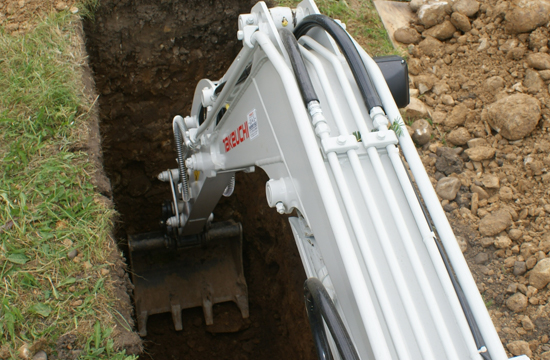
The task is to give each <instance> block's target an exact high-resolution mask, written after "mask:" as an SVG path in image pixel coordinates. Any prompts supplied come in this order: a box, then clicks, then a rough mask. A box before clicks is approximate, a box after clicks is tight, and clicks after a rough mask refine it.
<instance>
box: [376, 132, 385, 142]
mask: <svg viewBox="0 0 550 360" xmlns="http://www.w3.org/2000/svg"><path fill="white" fill-rule="evenodd" d="M376 137H377V138H378V139H380V140H382V139H385V138H386V132H385V131H378V132H377V133H376Z"/></svg>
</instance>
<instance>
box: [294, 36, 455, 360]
mask: <svg viewBox="0 0 550 360" xmlns="http://www.w3.org/2000/svg"><path fill="white" fill-rule="evenodd" d="M300 40H301V42H303V43H304V44H306V45H307V46H310V47H311V48H312V49H313V50H315V51H316V52H318V53H319V54H320V55H321V56H323V57H324V58H325V59H327V60H328V61H330V62H331V64H332V66H333V67H334V69H335V71H336V74H337V76H338V80H339V82H340V85H341V86H342V88H343V89H344V92H345V94H346V100H347V102H348V105H349V106H350V108H351V109H352V111H353V115H354V116H353V118H354V119H355V123H356V125H357V126H358V127H359V131H360V132H361V133H362V134H367V133H368V131H369V130H368V128H367V125H366V123H365V121H364V120H363V116H362V114H361V112H360V110H359V105H358V102H357V101H356V98H355V95H354V94H353V91H352V90H351V87H350V85H349V80H348V78H347V76H346V74H345V72H344V70H343V66H342V64H341V62H340V60H339V59H338V58H337V56H336V55H334V54H333V53H331V52H330V51H328V50H327V49H325V48H324V47H322V46H321V45H320V44H319V43H317V42H316V41H315V40H313V39H311V38H309V37H307V36H304V37H302V38H301V39H300ZM321 79H322V75H321ZM322 81H323V80H321V82H322ZM327 97H328V98H329V99H330V98H331V96H330V95H328V96H327ZM329 104H330V103H329ZM336 119H337V118H336ZM336 123H337V125H338V124H339V123H341V121H338V119H337V121H336ZM339 127H340V126H339ZM344 131H345V130H344ZM346 132H347V131H346ZM340 133H342V129H341V132H340ZM371 150H372V151H371ZM367 151H368V152H369V155H370V157H371V160H372V161H373V163H374V164H376V165H378V164H380V168H376V167H375V172H376V173H377V175H379V172H380V171H382V172H383V174H385V171H384V170H383V168H381V162H380V157H379V155H378V151H377V150H376V149H375V148H370V149H368V150H367ZM348 156H349V158H350V161H351V163H352V167H353V170H354V174H355V176H356V177H357V179H358V181H359V179H360V178H361V180H362V179H363V178H362V177H361V174H362V173H363V169H362V167H361V164H360V162H359V161H353V160H352V159H354V160H356V156H357V154H356V153H355V152H354V151H349V152H348ZM330 160H331V157H330V156H329V161H330ZM331 167H332V168H333V171H334V169H335V165H333V163H332V162H331ZM335 177H336V178H337V179H338V176H337V174H336V173H335ZM380 182H381V183H382V184H384V182H382V181H380ZM360 184H361V186H360V188H361V189H362V190H363V191H364V190H365V189H367V188H368V185H367V183H366V181H364V182H361V181H360ZM341 186H342V185H340V183H339V187H341ZM340 191H341V193H342V192H343V191H342V188H341V189H340ZM388 191H391V189H388V187H385V189H384V194H387V192H388ZM369 195H370V196H366V195H365V193H364V192H363V197H364V199H365V202H366V204H367V205H368V207H369V214H370V216H371V217H372V218H373V221H374V224H375V227H376V232H377V234H378V236H379V237H380V238H381V241H380V243H381V245H382V247H383V249H384V255H385V256H386V258H387V260H388V262H390V263H392V264H394V265H393V266H391V267H390V269H391V271H392V275H393V278H394V281H396V283H398V285H397V287H398V289H399V294H400V296H401V299H402V301H403V304H404V307H405V309H406V312H407V316H408V317H409V320H410V324H411V326H412V327H413V328H414V329H415V331H414V336H415V337H416V340H417V342H418V345H419V348H420V351H421V352H422V355H423V357H424V359H434V355H433V353H432V352H431V347H430V346H429V344H428V340H427V336H426V332H425V330H424V328H423V327H422V323H421V321H420V317H419V314H418V312H417V311H416V309H415V307H414V302H413V301H412V297H411V294H410V292H409V290H408V287H407V283H406V282H405V279H404V277H403V273H402V270H401V268H400V266H399V261H397V258H396V256H395V251H394V249H393V247H392V245H391V241H390V239H389V237H388V235H387V232H386V231H385V229H384V226H383V224H384V222H383V221H382V218H381V216H379V215H378V214H379V211H378V209H377V208H376V207H375V206H374V205H373V202H372V201H371V199H372V198H373V197H372V195H371V194H369ZM342 196H343V197H344V198H345V195H344V194H342ZM344 202H345V201H344ZM349 207H350V206H346V209H347V210H348V215H349V216H350V217H352V215H351V213H352V210H350V209H349ZM390 208H391V209H392V210H393V208H392V207H391V206H390ZM350 212H351V213H350ZM393 213H394V215H395V212H393ZM375 218H376V220H375ZM400 220H401V221H400ZM400 220H398V221H397V223H404V222H403V221H402V219H400ZM352 224H353V221H352ZM398 228H399V229H401V231H400V232H401V235H402V236H403V235H404V234H405V231H403V227H400V226H398ZM354 229H355V227H354ZM361 230H362V229H361ZM356 234H358V232H357V230H356ZM361 235H363V237H362V236H360V235H359V236H358V240H359V244H360V246H361V247H362V254H363V256H365V255H366V254H368V255H370V249H368V246H367V245H366V244H367V240H366V239H365V238H364V234H363V233H362V231H361ZM408 241H411V239H410V235H409V236H407V237H406V238H405V239H404V241H403V242H404V244H406V245H408ZM410 248H411V247H410V246H409V249H410ZM368 255H367V256H368ZM370 257H371V256H370ZM366 262H367V264H372V263H373V262H372V260H370V261H369V260H368V259H367V261H366ZM414 264H416V265H417V263H416V262H415V263H414ZM413 267H414V269H415V272H416V273H417V274H419V273H422V274H423V272H421V270H420V269H419V268H418V266H414V265H413ZM371 268H372V266H371ZM369 273H370V276H371V280H372V281H373V282H375V283H376V281H375V280H374V278H375V275H374V274H372V273H371V269H370V268H369ZM376 273H377V271H376ZM422 280H425V276H424V277H423V278H422ZM422 280H421V281H420V284H421V286H422V287H423V288H424V289H426V288H428V286H427V285H425V284H423V283H422ZM377 291H379V290H378V289H377ZM430 294H431V289H430V293H428V294H425V296H428V297H429V303H430V305H435V307H432V306H430V310H431V311H433V312H435V314H432V318H433V319H434V322H435V323H436V327H437V328H438V330H440V331H441V334H440V335H441V336H442V340H444V341H450V337H449V334H448V331H447V330H446V329H445V328H444V327H442V326H439V324H440V323H439V322H438V319H440V318H441V313H440V311H438V310H439V307H438V306H437V302H436V301H435V299H434V298H433V295H432V296H431V297H430ZM380 300H381V299H380ZM388 326H390V324H388ZM390 329H392V327H390ZM400 338H401V337H400V336H399V335H398V337H397V339H396V340H397V341H399V342H400V341H401V340H400ZM444 348H445V350H446V353H447V355H448V356H449V359H458V357H457V354H456V350H455V349H454V345H453V344H452V342H451V343H450V344H449V345H448V346H445V347H444ZM396 349H402V348H401V347H400V346H396ZM401 356H403V355H401ZM407 356H408V355H407Z"/></svg>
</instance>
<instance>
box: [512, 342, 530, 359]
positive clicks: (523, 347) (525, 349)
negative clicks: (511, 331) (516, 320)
mask: <svg viewBox="0 0 550 360" xmlns="http://www.w3.org/2000/svg"><path fill="white" fill-rule="evenodd" d="M506 348H508V351H510V352H511V353H512V355H515V356H518V355H527V356H529V357H531V356H533V353H532V352H531V349H530V347H529V343H528V342H527V341H523V340H517V341H512V342H511V343H508V344H507V345H506Z"/></svg>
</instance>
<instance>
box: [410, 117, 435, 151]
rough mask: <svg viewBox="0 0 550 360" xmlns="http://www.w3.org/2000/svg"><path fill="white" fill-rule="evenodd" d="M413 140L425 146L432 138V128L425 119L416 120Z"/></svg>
mask: <svg viewBox="0 0 550 360" xmlns="http://www.w3.org/2000/svg"><path fill="white" fill-rule="evenodd" d="M411 130H412V132H413V135H412V139H413V140H414V142H416V143H417V144H418V145H424V144H426V143H428V142H429V141H430V139H431V138H432V127H431V125H430V123H429V122H427V121H426V120H424V119H420V120H416V121H415V122H414V123H413V124H412V126H411Z"/></svg>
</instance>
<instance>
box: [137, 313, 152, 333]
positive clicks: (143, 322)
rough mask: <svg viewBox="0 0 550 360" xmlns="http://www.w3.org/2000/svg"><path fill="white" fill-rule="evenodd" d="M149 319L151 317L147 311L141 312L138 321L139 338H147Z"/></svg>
mask: <svg viewBox="0 0 550 360" xmlns="http://www.w3.org/2000/svg"><path fill="white" fill-rule="evenodd" d="M138 308H139V307H138ZM148 317H149V314H148V313H147V311H146V310H143V311H141V312H139V316H138V319H137V320H138V331H139V336H141V337H145V336H147V318H148Z"/></svg>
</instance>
